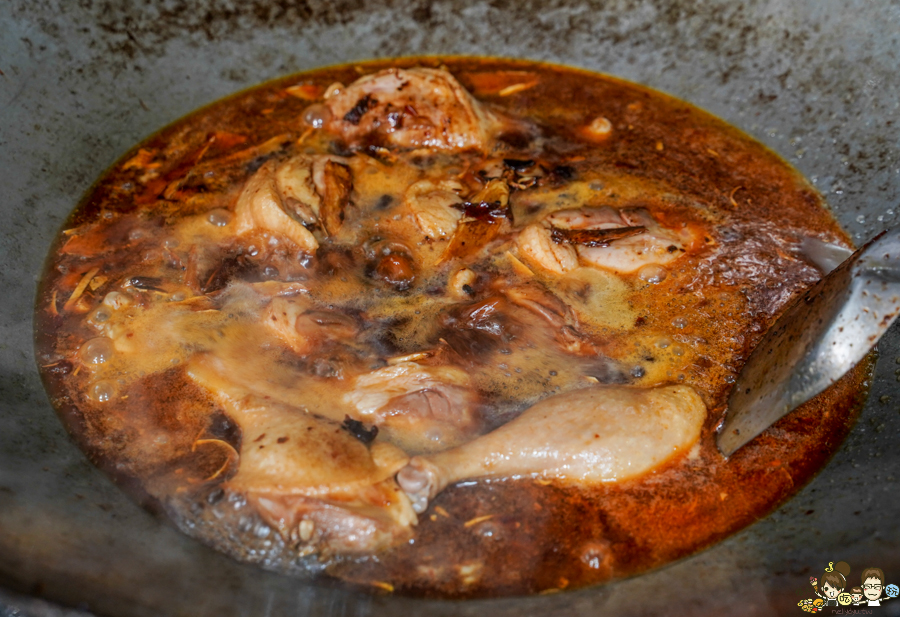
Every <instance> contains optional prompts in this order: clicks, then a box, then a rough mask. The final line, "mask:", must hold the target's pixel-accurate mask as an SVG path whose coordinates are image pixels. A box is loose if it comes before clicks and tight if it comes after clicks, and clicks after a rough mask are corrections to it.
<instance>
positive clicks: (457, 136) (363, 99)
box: [325, 67, 502, 151]
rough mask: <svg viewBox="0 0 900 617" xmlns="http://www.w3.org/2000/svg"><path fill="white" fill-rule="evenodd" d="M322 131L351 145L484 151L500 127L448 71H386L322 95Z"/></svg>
mask: <svg viewBox="0 0 900 617" xmlns="http://www.w3.org/2000/svg"><path fill="white" fill-rule="evenodd" d="M325 104H326V105H327V106H328V108H329V110H330V111H331V120H330V121H329V122H328V123H327V124H326V128H327V129H328V130H330V131H332V132H334V133H337V134H339V135H341V136H342V137H343V138H344V139H345V140H346V141H347V142H348V143H349V144H350V145H351V146H354V147H356V146H360V145H367V144H366V143H365V142H366V141H369V142H372V141H374V142H376V143H379V142H380V143H382V144H383V145H385V146H387V147H393V148H402V149H408V148H435V149H438V150H482V151H484V150H487V149H488V148H489V146H490V143H491V140H492V137H493V134H494V133H495V132H497V130H498V129H499V128H500V126H501V125H502V120H501V119H500V118H499V117H498V115H497V114H495V113H494V112H492V111H491V110H489V109H487V108H485V107H484V106H483V105H481V104H480V103H479V102H478V101H476V100H475V99H474V98H472V96H471V95H470V94H469V93H468V92H467V91H466V90H465V88H463V87H462V86H461V85H460V84H459V82H458V81H456V79H455V78H454V77H453V76H452V75H451V74H450V73H448V72H447V71H442V70H437V69H427V68H420V67H419V68H412V69H387V70H384V71H379V72H378V73H373V74H372V75H366V76H365V77H361V78H360V79H358V80H356V81H355V82H353V83H352V84H350V85H349V86H347V87H346V88H344V87H335V88H334V89H332V91H331V92H330V93H329V94H327V95H326V100H325Z"/></svg>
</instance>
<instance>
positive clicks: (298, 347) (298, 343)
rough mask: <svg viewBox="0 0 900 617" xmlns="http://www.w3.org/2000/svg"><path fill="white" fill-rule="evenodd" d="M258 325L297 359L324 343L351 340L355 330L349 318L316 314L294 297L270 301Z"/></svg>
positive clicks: (303, 302) (330, 312)
mask: <svg viewBox="0 0 900 617" xmlns="http://www.w3.org/2000/svg"><path fill="white" fill-rule="evenodd" d="M262 323H264V324H265V325H266V326H268V328H269V329H270V330H271V331H272V332H273V333H274V334H275V335H276V336H277V337H278V338H279V339H281V340H282V341H283V342H284V343H286V344H287V345H288V346H289V347H290V348H291V349H293V350H294V351H295V352H297V353H298V354H300V355H306V354H308V353H310V352H313V351H315V350H316V349H318V348H319V347H320V346H321V344H322V342H323V341H324V340H326V339H336V340H338V341H346V340H352V339H353V337H354V336H356V334H357V332H358V330H359V329H358V328H357V326H356V323H355V322H354V321H353V319H351V318H350V317H347V316H346V315H342V314H340V313H335V312H333V311H321V310H317V309H316V308H315V307H314V305H312V304H311V303H310V302H309V301H307V300H306V299H305V298H303V297H298V296H293V297H289V298H279V297H276V298H274V299H273V300H272V301H271V302H270V303H269V305H268V306H267V307H266V310H265V312H264V313H263V317H262Z"/></svg>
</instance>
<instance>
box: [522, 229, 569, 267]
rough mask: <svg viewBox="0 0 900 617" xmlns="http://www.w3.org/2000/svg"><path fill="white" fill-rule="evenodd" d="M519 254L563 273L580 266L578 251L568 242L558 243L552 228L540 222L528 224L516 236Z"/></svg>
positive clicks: (538, 264) (541, 265)
mask: <svg viewBox="0 0 900 617" xmlns="http://www.w3.org/2000/svg"><path fill="white" fill-rule="evenodd" d="M516 246H517V247H518V249H519V255H521V256H522V257H524V258H525V261H527V262H528V263H530V264H532V265H537V266H540V267H541V268H544V269H545V270H549V271H550V272H555V273H557V274H562V273H563V272H569V271H571V270H574V269H575V268H577V267H578V253H577V252H576V251H575V248H574V247H572V246H569V245H568V244H558V243H556V242H554V241H553V239H552V238H551V237H550V230H549V229H546V228H544V227H542V226H541V225H538V224H532V225H528V226H527V227H525V229H523V230H522V231H520V232H519V235H518V236H517V237H516Z"/></svg>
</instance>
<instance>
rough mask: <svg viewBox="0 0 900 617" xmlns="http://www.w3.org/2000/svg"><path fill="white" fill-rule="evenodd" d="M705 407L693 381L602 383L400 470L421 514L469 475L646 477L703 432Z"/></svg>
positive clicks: (578, 479)
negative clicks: (645, 385) (638, 385)
mask: <svg viewBox="0 0 900 617" xmlns="http://www.w3.org/2000/svg"><path fill="white" fill-rule="evenodd" d="M705 418H706V407H705V405H704V404H703V401H702V400H701V398H700V396H699V395H698V394H697V393H696V392H695V391H694V390H693V389H692V388H690V387H687V386H666V387H661V388H653V389H649V390H638V389H634V388H626V387H618V386H597V387H591V388H585V389H582V390H575V391H573V392H568V393H566V394H560V395H557V396H553V397H551V398H548V399H545V400H543V401H541V402H539V403H537V404H535V405H534V406H532V407H530V408H529V409H527V410H526V411H525V412H524V413H523V414H522V415H521V416H519V417H518V418H516V419H515V420H513V421H512V422H509V423H508V424H505V425H503V426H501V427H500V428H498V429H497V430H495V431H493V432H492V433H488V434H487V435H484V436H482V437H479V438H478V439H475V440H474V441H471V442H469V443H467V444H464V445H462V446H459V447H457V448H454V449H452V450H445V451H443V452H439V453H437V454H433V455H428V456H415V457H413V458H412V459H411V460H410V462H409V465H407V466H406V467H404V468H403V469H402V470H401V471H400V473H399V474H398V476H397V481H398V482H399V483H400V486H401V487H402V488H403V490H404V491H406V493H407V494H408V495H409V496H410V498H411V499H412V502H413V508H414V509H415V511H416V512H424V511H425V509H426V507H427V505H428V501H429V500H430V499H432V498H433V497H434V496H435V495H437V494H438V493H439V492H440V491H442V490H443V489H444V488H445V487H446V486H447V485H449V484H452V483H454V482H458V481H460V480H465V479H468V478H480V477H495V478H515V477H522V476H536V477H543V478H548V479H554V480H559V481H560V482H564V483H569V484H577V485H582V486H586V485H591V484H598V483H603V482H618V481H622V480H627V479H629V478H633V477H635V476H638V475H641V474H643V473H646V472H648V471H650V470H651V469H653V468H654V467H657V466H659V465H661V464H662V463H664V462H665V461H667V460H668V459H670V458H671V457H673V456H675V455H676V454H677V453H679V452H683V451H685V450H686V449H687V448H690V447H691V446H692V445H693V444H694V443H696V441H697V439H699V437H700V428H701V426H702V425H703V421H704V419H705Z"/></svg>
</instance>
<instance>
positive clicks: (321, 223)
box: [235, 155, 353, 252]
mask: <svg viewBox="0 0 900 617" xmlns="http://www.w3.org/2000/svg"><path fill="white" fill-rule="evenodd" d="M342 160H343V159H339V158H337V157H333V156H327V155H319V156H307V155H300V156H295V157H294V158H292V159H290V160H288V161H285V162H284V163H281V164H280V165H279V164H278V163H276V162H274V161H269V162H268V163H266V164H265V165H263V166H262V167H260V168H259V170H258V171H257V172H256V174H254V175H253V177H252V178H250V180H249V181H248V182H247V184H246V186H245V187H244V190H243V191H241V194H240V196H239V197H238V201H237V205H236V206H235V225H236V231H237V233H238V234H245V233H249V232H252V231H262V232H268V233H273V234H277V235H280V236H283V237H285V238H288V239H289V240H291V241H292V242H293V243H294V244H296V245H297V246H298V247H300V248H301V249H303V250H305V251H309V252H315V250H316V249H317V248H318V247H319V242H318V240H316V237H315V236H314V235H313V232H312V230H314V229H316V228H317V227H321V228H322V229H323V230H324V232H325V233H326V234H327V235H329V236H331V235H334V234H336V233H337V232H338V231H339V230H340V228H341V225H342V224H343V222H344V214H345V211H346V208H347V206H348V205H349V203H350V193H351V191H352V190H353V179H352V175H351V172H350V168H349V167H347V166H346V165H344V164H343V163H342V162H341V161H342Z"/></svg>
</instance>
